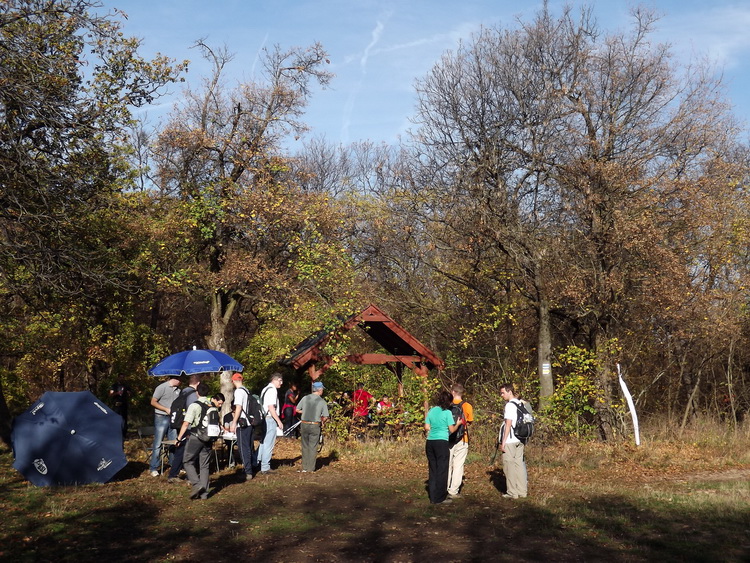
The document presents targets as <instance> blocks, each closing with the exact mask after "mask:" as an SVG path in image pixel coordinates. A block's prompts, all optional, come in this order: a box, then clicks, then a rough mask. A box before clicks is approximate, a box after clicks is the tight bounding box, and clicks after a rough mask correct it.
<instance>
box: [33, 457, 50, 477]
mask: <svg viewBox="0 0 750 563" xmlns="http://www.w3.org/2000/svg"><path fill="white" fill-rule="evenodd" d="M34 469H36V470H37V471H38V472H39V473H41V474H42V475H46V474H47V465H46V464H45V463H44V460H43V459H42V458H37V459H35V460H34Z"/></svg>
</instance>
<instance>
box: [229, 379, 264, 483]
mask: <svg viewBox="0 0 750 563" xmlns="http://www.w3.org/2000/svg"><path fill="white" fill-rule="evenodd" d="M232 385H234V407H233V410H232V421H231V422H230V423H229V431H230V432H234V433H235V434H236V435H237V444H238V445H239V448H240V456H241V457H242V466H243V469H244V470H245V480H246V481H249V480H250V479H252V478H253V470H254V468H255V466H256V465H257V464H258V456H257V453H256V452H255V447H254V444H253V426H252V424H251V421H250V418H249V416H248V410H249V409H248V404H249V402H250V392H249V391H248V390H247V389H245V387H243V385H242V374H241V373H235V374H234V375H233V376H232Z"/></svg>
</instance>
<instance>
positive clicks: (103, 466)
mask: <svg viewBox="0 0 750 563" xmlns="http://www.w3.org/2000/svg"><path fill="white" fill-rule="evenodd" d="M111 464H112V460H111V459H110V460H105V459H104V458H102V460H101V461H100V462H99V466H98V467H97V468H96V470H97V471H101V470H102V469H107V467H109V466H110V465H111Z"/></svg>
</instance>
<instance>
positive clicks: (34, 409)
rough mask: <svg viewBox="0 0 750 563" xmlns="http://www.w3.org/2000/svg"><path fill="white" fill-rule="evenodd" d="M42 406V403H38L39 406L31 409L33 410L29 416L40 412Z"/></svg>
mask: <svg viewBox="0 0 750 563" xmlns="http://www.w3.org/2000/svg"><path fill="white" fill-rule="evenodd" d="M43 406H44V403H39V404H38V405H37V406H35V407H34V408H33V409H32V410H31V414H36V413H37V411H39V410H41V409H42V407H43Z"/></svg>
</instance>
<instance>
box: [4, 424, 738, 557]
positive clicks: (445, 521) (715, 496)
mask: <svg viewBox="0 0 750 563" xmlns="http://www.w3.org/2000/svg"><path fill="white" fill-rule="evenodd" d="M735 436H737V435H736V434H735ZM747 446H748V444H747V441H746V440H745V439H738V438H734V439H728V440H724V441H722V440H718V441H712V440H707V441H705V443H702V442H701V441H700V439H699V438H696V437H694V436H686V437H683V438H682V439H681V440H679V441H676V440H668V439H659V440H653V441H652V442H651V443H648V442H647V443H644V444H643V445H642V446H640V447H635V446H633V445H629V444H624V443H623V444H615V445H610V444H606V445H605V444H600V443H594V444H592V443H581V444H571V443H565V444H547V445H545V444H542V443H536V444H531V445H530V446H529V447H528V448H527V462H528V469H529V495H530V496H529V498H527V499H522V500H515V501H514V500H508V499H504V498H502V497H501V495H500V491H501V490H502V489H503V486H504V482H503V476H502V471H501V467H500V466H501V462H500V458H499V457H498V459H497V463H496V464H495V466H492V467H491V466H489V464H488V459H489V454H490V452H491V446H490V445H489V444H487V443H478V444H474V445H473V446H472V450H471V451H472V453H471V454H470V457H469V460H468V462H467V466H466V479H465V482H464V488H463V491H462V498H461V499H458V500H456V501H455V502H454V503H453V504H450V505H437V506H435V505H430V504H429V503H428V501H427V495H426V492H425V479H426V461H425V458H424V453H423V447H424V446H423V441H422V440H420V439H414V440H412V441H408V442H405V443H404V442H384V443H378V442H372V443H364V444H363V443H355V444H338V445H334V446H331V447H329V446H326V448H325V449H324V450H323V452H322V453H321V456H320V457H319V465H320V467H321V468H320V470H319V471H317V472H316V473H314V474H302V473H299V472H298V470H299V469H300V468H301V461H300V453H299V445H298V443H297V442H296V441H295V440H288V439H282V440H280V441H279V443H278V444H277V447H276V451H275V458H276V462H275V466H276V467H277V468H278V472H277V473H276V474H275V475H273V476H267V477H265V476H258V477H256V479H254V480H253V481H250V482H244V481H241V480H240V479H239V476H238V475H237V474H236V473H235V472H234V470H229V469H226V470H224V471H221V472H218V473H215V474H214V475H213V476H212V487H213V490H212V493H211V496H210V498H209V499H208V500H206V501H191V500H189V499H188V495H189V487H188V486H187V485H186V484H184V483H183V484H168V483H167V482H166V480H165V479H163V478H161V477H159V478H153V477H151V476H149V475H148V471H147V469H148V467H147V464H146V461H145V453H144V452H143V451H142V450H141V449H140V448H139V446H138V445H137V443H135V441H132V442H131V443H128V444H127V447H126V450H127V452H128V459H129V460H130V462H129V464H128V466H127V467H126V468H125V469H124V470H123V471H122V472H121V473H120V474H119V475H118V476H117V478H116V479H115V480H114V481H113V482H110V483H108V484H105V485H87V486H80V487H60V488H37V487H33V486H31V485H29V484H28V482H27V481H25V480H24V479H23V477H22V476H21V475H20V474H18V473H17V472H16V471H15V470H14V469H13V468H12V467H11V464H12V461H13V460H12V455H11V454H10V452H7V451H5V452H3V453H1V454H0V511H1V514H2V519H3V521H2V525H1V526H0V560H2V561H9V562H25V561H28V562H31V561H34V562H36V561H77V562H81V561H111V562H113V563H114V562H119V561H212V562H215V561H255V560H258V561H260V560H263V561H506V560H507V561H750V532H749V530H750V450H748V447H747Z"/></svg>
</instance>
